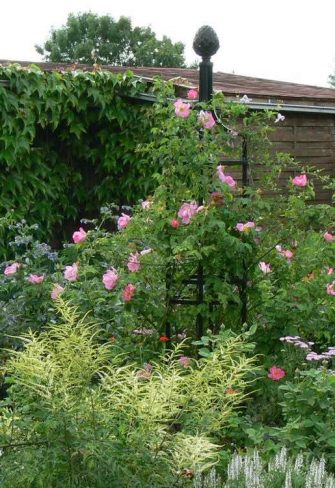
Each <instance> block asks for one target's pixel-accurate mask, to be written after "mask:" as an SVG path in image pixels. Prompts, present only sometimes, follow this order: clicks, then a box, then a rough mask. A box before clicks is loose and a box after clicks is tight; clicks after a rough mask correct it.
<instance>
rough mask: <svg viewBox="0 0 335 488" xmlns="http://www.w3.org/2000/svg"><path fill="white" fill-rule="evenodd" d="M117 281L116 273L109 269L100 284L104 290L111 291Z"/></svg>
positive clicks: (114, 270)
mask: <svg viewBox="0 0 335 488" xmlns="http://www.w3.org/2000/svg"><path fill="white" fill-rule="evenodd" d="M118 280H119V275H118V272H117V271H116V269H115V268H111V269H109V270H108V271H106V273H105V274H104V275H103V277H102V282H103V284H104V285H105V288H106V290H113V288H115V287H116V284H117V282H118Z"/></svg>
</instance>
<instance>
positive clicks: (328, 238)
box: [323, 232, 335, 242]
mask: <svg viewBox="0 0 335 488" xmlns="http://www.w3.org/2000/svg"><path fill="white" fill-rule="evenodd" d="M323 237H324V239H325V240H326V241H328V242H331V241H333V240H334V239H335V236H333V234H332V233H331V232H325V233H324V234H323Z"/></svg>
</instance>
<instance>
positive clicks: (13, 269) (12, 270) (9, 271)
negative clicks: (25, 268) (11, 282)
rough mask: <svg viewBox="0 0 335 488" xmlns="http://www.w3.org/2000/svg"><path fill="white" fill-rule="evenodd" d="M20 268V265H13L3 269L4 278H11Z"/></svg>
mask: <svg viewBox="0 0 335 488" xmlns="http://www.w3.org/2000/svg"><path fill="white" fill-rule="evenodd" d="M20 267H21V264H20V263H13V264H11V265H9V266H7V267H6V268H5V271H4V274H5V275H6V276H11V275H13V274H15V273H16V272H17V270H18V269H19V268H20Z"/></svg>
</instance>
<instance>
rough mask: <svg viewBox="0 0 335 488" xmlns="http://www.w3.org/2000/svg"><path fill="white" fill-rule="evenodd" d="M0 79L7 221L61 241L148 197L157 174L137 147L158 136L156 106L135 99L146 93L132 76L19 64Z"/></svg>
mask: <svg viewBox="0 0 335 488" xmlns="http://www.w3.org/2000/svg"><path fill="white" fill-rule="evenodd" d="M0 80H5V82H6V83H2V84H0V188H1V193H0V215H4V213H5V212H6V211H8V210H11V211H12V213H13V217H14V218H15V219H18V218H25V219H27V220H28V222H30V223H33V222H38V223H39V224H40V226H41V228H43V230H44V231H45V233H46V234H47V235H44V237H46V238H49V237H50V236H51V235H53V236H55V234H57V233H58V237H59V238H61V237H62V236H61V235H60V234H59V229H61V228H62V229H63V231H64V229H66V227H67V226H70V227H71V228H72V226H73V222H74V221H76V220H78V218H80V217H82V216H91V215H94V214H96V213H97V212H98V210H99V207H100V206H101V205H103V204H104V203H105V202H115V203H117V204H129V203H132V202H134V201H136V200H137V199H138V198H140V197H143V196H144V195H146V194H147V192H148V191H149V190H150V187H151V185H152V178H151V175H152V173H153V168H152V166H151V165H150V163H149V162H147V161H144V160H143V157H142V155H141V154H139V153H138V152H137V151H136V148H137V145H138V143H139V142H143V141H146V140H148V138H149V137H150V129H151V120H152V117H150V110H151V108H150V107H148V106H142V105H139V104H135V103H131V102H130V101H129V97H132V96H136V95H137V94H139V93H140V92H143V90H144V88H145V87H144V85H143V83H142V82H141V80H140V79H138V78H136V77H134V75H133V74H132V73H131V72H127V73H122V74H113V73H111V72H108V71H99V70H98V71H95V72H83V71H77V70H72V71H63V72H58V71H57V72H56V71H52V72H45V71H42V70H41V69H39V68H38V67H37V66H34V65H32V66H30V67H29V68H23V67H21V66H19V65H17V64H15V65H11V66H9V67H1V66H0ZM127 97H128V98H127ZM0 247H1V243H0Z"/></svg>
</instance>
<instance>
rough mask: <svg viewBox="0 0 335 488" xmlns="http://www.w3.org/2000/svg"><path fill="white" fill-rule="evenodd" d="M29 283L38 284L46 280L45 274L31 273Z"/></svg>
mask: <svg viewBox="0 0 335 488" xmlns="http://www.w3.org/2000/svg"><path fill="white" fill-rule="evenodd" d="M28 281H29V283H32V284H34V285H38V284H39V283H42V282H43V281H44V275H37V274H31V275H29V278H28Z"/></svg>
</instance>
